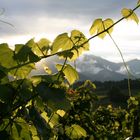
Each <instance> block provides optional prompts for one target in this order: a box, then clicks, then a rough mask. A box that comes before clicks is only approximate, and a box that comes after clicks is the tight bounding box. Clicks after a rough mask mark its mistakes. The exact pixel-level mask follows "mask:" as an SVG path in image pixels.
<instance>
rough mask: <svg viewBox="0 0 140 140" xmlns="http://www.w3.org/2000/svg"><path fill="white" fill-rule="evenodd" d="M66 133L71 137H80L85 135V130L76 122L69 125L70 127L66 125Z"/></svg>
mask: <svg viewBox="0 0 140 140" xmlns="http://www.w3.org/2000/svg"><path fill="white" fill-rule="evenodd" d="M65 130H66V135H67V136H68V137H70V138H71V139H80V138H82V137H86V136H87V132H86V131H85V129H83V128H82V127H81V126H79V125H77V124H73V125H71V127H68V126H66V128H65Z"/></svg>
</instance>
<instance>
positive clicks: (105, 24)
mask: <svg viewBox="0 0 140 140" xmlns="http://www.w3.org/2000/svg"><path fill="white" fill-rule="evenodd" d="M103 24H104V27H105V29H108V28H109V27H111V26H112V25H113V24H114V22H113V20H112V19H110V18H107V19H106V20H104V21H103ZM112 31H113V28H110V29H109V30H108V32H109V33H112Z"/></svg>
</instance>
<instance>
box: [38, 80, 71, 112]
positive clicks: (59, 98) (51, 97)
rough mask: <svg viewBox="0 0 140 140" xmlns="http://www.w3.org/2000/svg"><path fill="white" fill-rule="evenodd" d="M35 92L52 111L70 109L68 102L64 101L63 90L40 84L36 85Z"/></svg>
mask: <svg viewBox="0 0 140 140" xmlns="http://www.w3.org/2000/svg"><path fill="white" fill-rule="evenodd" d="M36 91H37V93H38V94H39V96H40V97H41V99H42V101H43V102H44V103H47V105H48V106H49V107H50V108H52V109H53V110H58V109H63V110H67V109H69V108H70V104H69V101H68V100H67V99H66V94H65V91H64V90H63V89H60V88H54V87H51V88H50V87H48V84H46V83H45V82H41V83H39V84H38V85H37V87H36Z"/></svg>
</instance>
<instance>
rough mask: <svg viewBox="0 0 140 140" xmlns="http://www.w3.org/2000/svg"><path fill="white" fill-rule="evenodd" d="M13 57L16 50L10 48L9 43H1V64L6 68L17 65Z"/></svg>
mask: <svg viewBox="0 0 140 140" xmlns="http://www.w3.org/2000/svg"><path fill="white" fill-rule="evenodd" d="M13 57H14V52H13V51H12V50H11V49H10V48H9V46H8V44H6V43H4V44H0V65H2V66H3V67H6V68H10V67H13V66H15V64H16V62H15V61H14V59H13Z"/></svg>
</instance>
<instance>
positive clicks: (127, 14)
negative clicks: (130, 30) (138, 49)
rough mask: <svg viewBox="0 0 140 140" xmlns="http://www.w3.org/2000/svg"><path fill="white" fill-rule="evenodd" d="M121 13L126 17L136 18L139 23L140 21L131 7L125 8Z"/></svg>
mask: <svg viewBox="0 0 140 140" xmlns="http://www.w3.org/2000/svg"><path fill="white" fill-rule="evenodd" d="M139 3H140V1H139ZM121 13H122V16H123V17H124V18H126V19H130V20H134V21H135V22H136V23H137V24H138V23H139V19H138V17H137V15H136V14H135V13H134V12H133V11H132V10H131V9H127V8H123V9H122V11H121Z"/></svg>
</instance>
